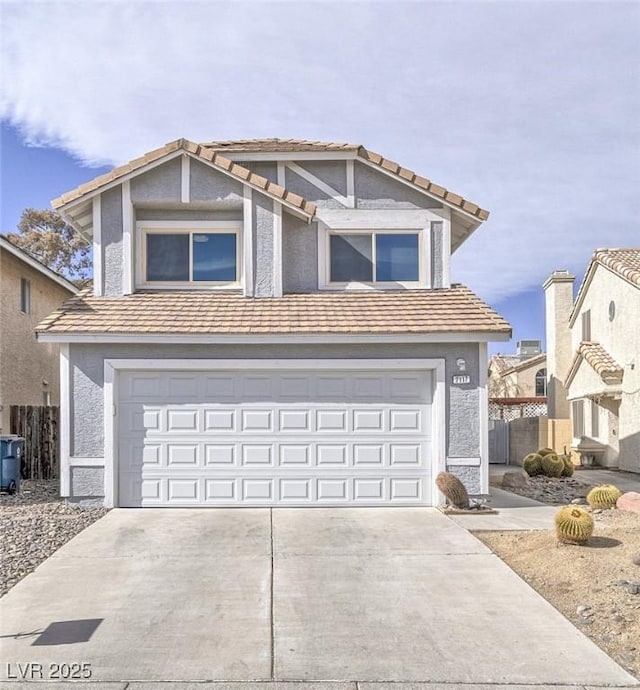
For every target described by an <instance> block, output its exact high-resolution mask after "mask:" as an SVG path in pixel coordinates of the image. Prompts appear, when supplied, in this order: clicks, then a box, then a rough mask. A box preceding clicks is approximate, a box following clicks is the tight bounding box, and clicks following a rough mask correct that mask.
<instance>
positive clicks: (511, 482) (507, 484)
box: [502, 470, 531, 489]
mask: <svg viewBox="0 0 640 690" xmlns="http://www.w3.org/2000/svg"><path fill="white" fill-rule="evenodd" d="M530 484H531V481H530V479H529V475H528V474H527V473H526V472H525V471H524V470H520V471H519V472H505V474H504V476H503V477H502V488H503V489H524V488H525V487H528V486H529V485H530Z"/></svg>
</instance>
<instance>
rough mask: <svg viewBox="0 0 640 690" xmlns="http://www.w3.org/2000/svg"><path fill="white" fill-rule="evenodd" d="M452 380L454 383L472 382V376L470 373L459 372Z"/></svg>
mask: <svg viewBox="0 0 640 690" xmlns="http://www.w3.org/2000/svg"><path fill="white" fill-rule="evenodd" d="M452 380H453V383H454V384H460V383H471V376H469V374H457V375H455V376H453V379H452Z"/></svg>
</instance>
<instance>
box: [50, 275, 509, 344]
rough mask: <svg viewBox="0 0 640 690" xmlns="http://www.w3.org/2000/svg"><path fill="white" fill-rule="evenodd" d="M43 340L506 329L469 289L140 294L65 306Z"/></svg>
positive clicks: (86, 298) (80, 299) (81, 298)
mask: <svg viewBox="0 0 640 690" xmlns="http://www.w3.org/2000/svg"><path fill="white" fill-rule="evenodd" d="M37 331H38V332H39V333H41V334H47V335H63V336H68V335H72V336H73V335H76V336H77V335H80V334H84V335H86V334H103V335H118V334H120V335H134V336H140V335H146V336H150V335H156V336H166V335H169V336H171V335H176V336H182V337H184V336H193V335H195V336H214V337H216V338H220V337H221V336H230V335H249V334H251V335H261V334H262V335H286V336H293V335H313V334H315V335H331V334H334V335H346V336H357V335H380V334H387V335H393V334H428V333H460V332H462V333H469V334H471V333H491V334H504V335H510V333H511V327H510V325H509V324H508V323H507V322H506V321H505V320H504V319H503V318H502V317H501V316H500V315H499V314H497V313H496V312H495V311H494V310H493V309H491V307H489V306H487V305H486V304H485V303H484V302H483V301H482V300H481V299H480V298H479V297H477V296H476V295H475V294H474V293H473V292H471V291H470V290H469V289H468V288H466V287H463V286H462V285H454V286H452V287H451V288H448V289H441V290H411V291H407V290H398V291H375V290H372V291H358V292H355V291H354V292H330V291H326V292H313V293H304V294H303V293H297V294H286V295H284V296H283V297H278V298H264V299H255V298H254V299H247V298H246V297H245V296H244V295H243V294H242V293H240V292H237V293H228V292H222V291H220V292H209V291H198V290H195V291H186V290H185V291H180V290H171V291H155V290H154V291H140V292H136V293H134V294H132V295H127V296H126V297H118V298H113V297H94V296H93V295H92V294H90V293H89V292H88V291H86V292H83V293H81V294H80V295H78V296H77V297H76V298H74V299H72V300H70V301H68V302H67V303H66V304H64V305H63V306H62V307H61V308H60V309H59V310H58V311H56V312H54V313H53V314H51V315H50V316H49V317H48V318H47V319H45V320H44V321H43V322H42V323H41V324H40V325H39V326H38V328H37Z"/></svg>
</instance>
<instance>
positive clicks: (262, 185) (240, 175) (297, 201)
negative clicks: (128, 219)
mask: <svg viewBox="0 0 640 690" xmlns="http://www.w3.org/2000/svg"><path fill="white" fill-rule="evenodd" d="M180 150H183V151H185V152H186V153H190V154H192V155H194V156H195V157H196V158H199V159H201V160H203V161H204V162H206V163H207V164H209V165H211V166H212V167H214V168H216V169H218V170H220V171H221V172H224V173H226V174H227V175H230V176H231V177H233V178H235V179H236V180H239V181H240V182H243V183H247V184H248V185H250V186H252V187H254V188H256V189H258V190H259V191H262V192H265V193H266V194H268V195H269V196H271V197H272V198H274V199H276V200H277V201H282V202H283V203H285V204H288V205H289V206H291V207H293V208H296V209H298V210H300V211H302V212H303V213H304V214H306V215H307V216H309V217H313V216H314V215H315V212H316V205H315V204H314V203H312V202H311V201H307V200H306V199H303V198H302V197H301V196H300V195H299V194H294V193H293V192H290V191H288V190H287V189H285V188H284V187H282V186H280V185H278V184H276V183H275V182H270V181H269V180H267V178H266V177H262V176H261V175H257V174H256V173H254V172H251V170H248V169H247V168H245V167H243V166H241V165H238V163H234V162H232V161H230V160H229V159H228V158H225V157H224V156H222V155H220V154H219V153H216V152H215V151H214V150H213V149H210V148H207V147H204V146H201V145H199V144H194V143H193V142H191V141H187V140H186V139H177V140H176V141H172V142H170V143H168V144H165V145H164V146H162V147H160V148H159V149H155V150H153V151H150V152H149V153H145V154H144V156H140V158H136V159H134V160H132V161H130V162H129V163H126V164H125V165H121V166H119V167H117V168H114V169H113V170H110V171H109V172H108V173H105V174H104V175H100V176H99V177H96V178H94V179H93V180H91V181H90V182H86V183H85V184H82V185H80V186H79V187H76V188H75V189H73V190H71V191H70V192H67V193H66V194H63V195H62V196H60V197H58V198H57V199H54V200H53V201H52V202H51V205H52V206H53V208H55V209H58V208H61V207H62V206H65V205H66V204H68V203H69V202H71V201H75V200H76V199H79V198H81V197H82V196H84V195H85V194H89V193H91V192H95V191H97V190H98V189H100V188H101V187H103V186H104V185H107V184H109V183H110V182H115V181H116V180H118V179H119V178H121V177H124V176H125V175H128V174H129V173H132V172H135V171H136V170H139V169H141V168H144V167H145V166H146V165H149V164H150V163H154V162H155V161H157V160H159V159H161V158H164V157H165V156H167V155H169V154H171V153H174V152H176V151H180Z"/></svg>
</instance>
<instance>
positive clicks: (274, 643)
mask: <svg viewBox="0 0 640 690" xmlns="http://www.w3.org/2000/svg"><path fill="white" fill-rule="evenodd" d="M0 636H1V637H0V658H2V660H3V665H2V668H0V679H2V680H8V679H11V680H14V679H15V680H17V679H19V678H20V675H21V674H22V673H24V672H25V670H26V672H27V673H31V674H32V675H33V673H34V669H35V673H36V679H39V678H38V675H37V674H38V666H35V667H34V666H33V664H37V665H41V668H42V674H43V675H42V676H41V677H42V678H43V679H45V678H49V679H50V678H51V673H52V668H55V665H62V664H69V665H71V664H79V665H81V664H89V665H90V666H88V667H87V666H85V667H84V670H81V671H79V672H78V673H79V675H77V676H76V677H78V678H82V674H83V673H84V674H85V678H87V679H89V678H88V677H87V675H86V674H87V673H89V674H90V680H92V681H118V680H133V681H135V680H176V681H178V680H180V681H205V680H292V681H293V680H297V681H302V680H343V681H428V682H446V683H499V684H504V683H519V684H588V685H607V684H617V685H622V684H634V683H635V681H634V679H633V678H632V677H631V676H630V675H628V674H627V673H626V672H625V671H624V670H623V669H621V668H620V667H619V666H618V665H617V664H615V663H614V662H613V661H612V660H611V659H610V658H609V657H607V656H606V655H605V654H604V653H603V652H602V651H600V650H599V649H598V648H597V647H596V646H595V645H594V644H593V643H591V642H590V641H589V640H588V639H587V638H586V637H584V636H583V635H582V634H581V633H580V632H579V631H578V630H577V629H576V628H574V627H573V626H572V625H571V624H570V623H569V622H568V621H567V620H566V619H565V618H563V617H562V616H561V615H560V614H559V613H557V612H556V611H555V609H553V608H552V607H551V606H550V605H549V604H548V603H546V602H545V601H544V600H543V599H542V598H541V597H539V596H538V595H537V594H535V592H534V591H533V590H532V589H530V588H529V587H528V586H527V585H526V584H525V583H524V582H523V581H522V580H520V579H519V578H518V577H517V576H516V575H515V574H514V573H513V572H512V571H511V570H510V569H509V568H508V567H507V566H506V565H504V564H503V563H502V562H501V561H500V560H499V559H498V558H497V557H496V556H494V555H493V554H491V553H490V552H489V551H488V550H487V549H486V548H485V547H484V546H483V545H482V544H481V543H480V542H479V541H477V540H476V539H475V538H474V537H472V536H471V535H470V534H469V533H468V532H467V531H465V530H464V529H463V528H462V527H460V526H459V525H457V524H455V523H454V522H453V521H451V520H449V519H448V518H447V517H445V516H443V515H442V514H441V513H439V512H438V511H436V510H433V509H401V508H398V509H389V508H385V509H363V508H360V509H333V510H332V509H274V510H269V509H236V510H233V509H232V510H228V509H227V510H225V509H217V510H216V509H195V510H179V509H172V510H155V509H154V510H114V511H112V512H110V513H109V514H108V515H107V516H106V517H105V518H103V519H102V520H100V521H99V522H97V523H95V524H94V525H92V526H91V527H89V528H88V529H87V530H85V531H84V532H83V533H81V534H80V535H79V536H77V537H76V538H75V539H73V540H72V541H71V542H69V543H68V544H67V545H66V546H64V547H63V548H62V549H60V550H59V551H58V552H57V553H56V554H55V555H54V556H52V557H51V558H49V559H48V560H47V561H46V562H45V563H43V564H42V565H41V566H40V567H39V568H38V569H37V570H36V571H35V572H34V573H33V574H32V575H29V576H28V577H27V578H26V579H25V580H24V581H23V582H21V583H20V584H19V585H17V586H16V587H15V588H14V589H13V590H11V592H9V594H7V595H6V597H4V598H3V599H2V600H0ZM52 665H53V666H52ZM87 669H88V670H87Z"/></svg>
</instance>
